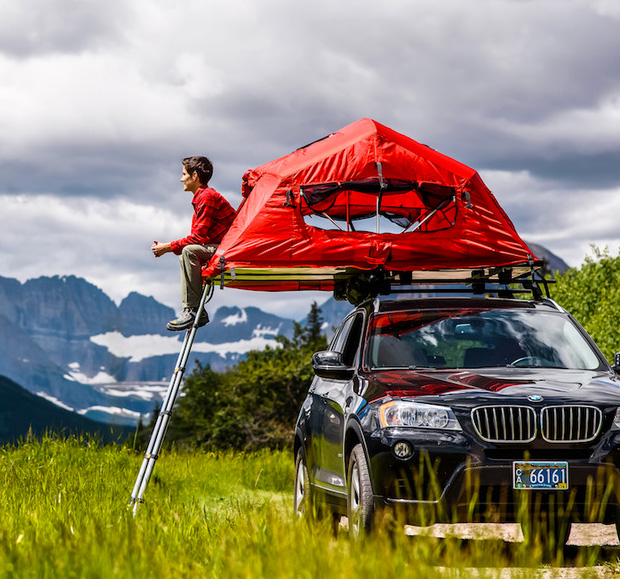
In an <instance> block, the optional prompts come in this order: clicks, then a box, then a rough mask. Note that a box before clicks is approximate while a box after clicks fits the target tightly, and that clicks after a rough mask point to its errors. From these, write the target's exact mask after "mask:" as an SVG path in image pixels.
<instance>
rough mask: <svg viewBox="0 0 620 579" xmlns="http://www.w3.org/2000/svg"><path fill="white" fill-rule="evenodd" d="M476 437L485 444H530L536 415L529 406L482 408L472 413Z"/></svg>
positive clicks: (533, 434)
mask: <svg viewBox="0 0 620 579" xmlns="http://www.w3.org/2000/svg"><path fill="white" fill-rule="evenodd" d="M472 421H473V423H474V428H475V429H476V432H477V433H478V436H480V438H482V439H483V440H486V441H487V442H531V441H532V440H534V438H536V414H535V413H534V409H533V408H530V407H529V406H482V407H480V408H475V409H474V410H473V411H472Z"/></svg>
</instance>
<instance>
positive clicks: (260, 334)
mask: <svg viewBox="0 0 620 579" xmlns="http://www.w3.org/2000/svg"><path fill="white" fill-rule="evenodd" d="M281 327H282V326H281V325H280V326H278V327H277V328H275V329H274V328H272V327H271V326H265V327H263V326H262V325H261V324H259V325H258V326H256V328H254V329H253V330H252V338H265V337H266V336H277V335H278V334H279V333H280V328H281Z"/></svg>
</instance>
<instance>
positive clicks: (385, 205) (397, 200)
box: [300, 178, 457, 233]
mask: <svg viewBox="0 0 620 579" xmlns="http://www.w3.org/2000/svg"><path fill="white" fill-rule="evenodd" d="M301 199H302V203H301V205H300V209H301V213H302V216H303V217H304V221H305V223H306V224H307V225H309V226H311V227H316V228H317V229H340V230H342V231H367V232H371V233H381V232H385V233H411V232H420V233H424V232H427V231H439V230H443V229H448V228H449V227H451V226H452V225H454V222H455V220H456V212H457V206H456V203H455V199H456V192H455V189H454V188H453V187H446V186H444V185H437V184H435V183H417V182H411V181H400V180H396V179H379V178H370V179H362V180H359V181H347V182H343V183H321V184H317V185H306V186H303V187H301Z"/></svg>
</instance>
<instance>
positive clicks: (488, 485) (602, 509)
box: [366, 429, 620, 525]
mask: <svg viewBox="0 0 620 579" xmlns="http://www.w3.org/2000/svg"><path fill="white" fill-rule="evenodd" d="M616 438H618V440H616ZM399 441H406V442H408V443H409V444H410V445H411V447H412V448H413V450H414V452H413V455H412V456H411V457H410V458H407V459H406V460H403V459H399V458H398V457H397V456H396V455H395V453H394V445H395V444H396V443H397V442H399ZM366 443H367V449H368V454H369V459H370V464H371V473H372V475H371V476H372V479H373V490H374V494H375V503H376V505H377V506H378V507H386V506H389V507H391V508H394V509H395V510H397V511H398V512H399V513H401V514H402V516H403V517H404V519H405V520H406V521H407V522H410V523H412V524H420V525H429V524H433V523H436V522H446V523H453V522H516V521H519V520H520V519H521V518H522V516H523V514H524V513H525V512H534V511H536V510H537V509H540V510H548V509H550V508H553V509H556V512H561V513H565V514H566V515H568V516H569V517H570V518H571V520H573V521H576V522H605V523H610V522H614V521H615V520H617V519H618V515H619V513H620V468H619V467H620V436H618V434H615V435H614V437H611V438H610V437H608V438H607V439H606V440H601V441H599V443H598V444H597V445H594V446H591V447H589V448H581V449H575V448H574V445H573V447H570V446H568V445H556V446H555V447H551V448H547V447H545V445H544V444H540V443H534V444H532V445H529V446H522V447H520V448H518V447H512V448H508V449H506V448H504V449H502V452H500V453H499V454H500V455H501V456H502V458H489V457H490V456H491V457H496V456H498V452H497V447H493V446H491V445H489V446H484V445H482V444H480V443H479V442H478V441H475V440H473V439H471V438H468V437H467V436H466V435H465V434H463V433H462V432H434V431H429V432H420V431H416V432H415V434H412V433H411V432H410V431H409V432H408V431H406V430H404V429H401V430H394V431H391V432H388V433H386V432H381V433H379V434H377V433H375V435H374V436H370V437H368V438H367V440H366ZM547 446H548V445H547ZM543 455H548V456H546V458H547V459H553V460H562V461H564V460H565V461H567V462H568V470H569V488H568V489H565V490H552V491H541V490H521V489H513V461H514V460H527V459H534V458H540V457H542V456H543Z"/></svg>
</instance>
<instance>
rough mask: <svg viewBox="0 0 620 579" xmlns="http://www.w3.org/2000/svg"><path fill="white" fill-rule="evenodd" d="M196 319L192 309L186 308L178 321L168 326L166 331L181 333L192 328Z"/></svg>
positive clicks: (169, 323) (171, 322) (173, 321)
mask: <svg viewBox="0 0 620 579" xmlns="http://www.w3.org/2000/svg"><path fill="white" fill-rule="evenodd" d="M195 317H196V313H195V311H193V310H191V309H190V308H184V309H183V311H182V312H181V315H180V316H179V317H178V318H177V319H176V320H172V321H170V322H168V323H167V324H166V329H167V330H170V331H171V332H181V331H183V330H187V329H189V328H191V327H192V324H193V323H194V318H195Z"/></svg>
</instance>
